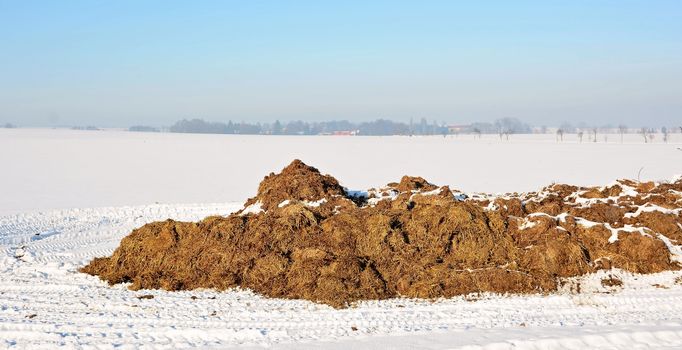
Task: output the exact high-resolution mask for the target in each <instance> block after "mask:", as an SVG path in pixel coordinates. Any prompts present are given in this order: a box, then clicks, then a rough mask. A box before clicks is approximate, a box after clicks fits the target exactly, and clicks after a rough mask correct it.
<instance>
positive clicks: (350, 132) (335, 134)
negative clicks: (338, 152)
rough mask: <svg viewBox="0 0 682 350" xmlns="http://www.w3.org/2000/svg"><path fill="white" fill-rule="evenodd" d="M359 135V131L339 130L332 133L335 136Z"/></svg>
mask: <svg viewBox="0 0 682 350" xmlns="http://www.w3.org/2000/svg"><path fill="white" fill-rule="evenodd" d="M357 134H358V131H357V130H338V131H334V132H333V133H332V135H334V136H355V135H357Z"/></svg>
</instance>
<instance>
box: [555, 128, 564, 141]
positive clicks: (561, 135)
mask: <svg viewBox="0 0 682 350" xmlns="http://www.w3.org/2000/svg"><path fill="white" fill-rule="evenodd" d="M556 135H557V141H558V140H559V139H560V140H561V142H563V141H564V129H562V128H559V129H557V130H556Z"/></svg>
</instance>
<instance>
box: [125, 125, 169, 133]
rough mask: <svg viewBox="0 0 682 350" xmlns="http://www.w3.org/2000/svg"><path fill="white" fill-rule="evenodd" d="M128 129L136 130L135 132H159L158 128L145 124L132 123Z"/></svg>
mask: <svg viewBox="0 0 682 350" xmlns="http://www.w3.org/2000/svg"><path fill="white" fill-rule="evenodd" d="M128 131H137V132H159V131H161V130H159V128H155V127H153V126H146V125H133V126H131V127H129V128H128Z"/></svg>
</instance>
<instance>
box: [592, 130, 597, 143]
mask: <svg viewBox="0 0 682 350" xmlns="http://www.w3.org/2000/svg"><path fill="white" fill-rule="evenodd" d="M592 142H597V128H592Z"/></svg>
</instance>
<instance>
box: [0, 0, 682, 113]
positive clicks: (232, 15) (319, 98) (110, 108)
mask: <svg viewBox="0 0 682 350" xmlns="http://www.w3.org/2000/svg"><path fill="white" fill-rule="evenodd" d="M680 18H682V1H677V0H670V1H662V0H661V1H656V0H649V1H645V0H641V1H632V0H620V1H599V0H592V1H588V0H582V1H581V0H572V1H569V0H566V1H552V0H544V1H467V2H465V1H184V2H180V1H120V0H119V1H94V0H93V1H30V0H23V1H18V0H17V1H5V0H0V122H13V123H16V124H19V125H26V126H39V125H84V124H93V125H98V126H129V125H131V124H149V125H169V124H172V123H173V122H174V121H176V120H178V119H181V118H189V117H199V118H204V119H209V120H215V121H227V120H229V119H231V120H235V121H261V122H262V121H273V120H275V119H279V120H296V119H302V120H331V119H348V120H355V121H359V120H371V119H376V118H380V117H381V118H390V119H394V120H409V119H410V118H415V119H419V118H422V117H424V118H427V119H429V120H436V121H439V122H440V121H443V122H448V123H465V122H471V121H492V120H494V119H496V118H501V117H516V118H520V119H522V120H525V121H527V122H530V123H533V124H536V125H557V124H559V123H561V122H563V121H565V120H568V121H573V122H574V123H575V124H577V123H579V122H584V123H587V124H594V125H605V124H619V123H626V124H628V125H631V126H643V125H659V126H660V125H675V124H677V123H680V120H682V20H680Z"/></svg>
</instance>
